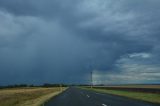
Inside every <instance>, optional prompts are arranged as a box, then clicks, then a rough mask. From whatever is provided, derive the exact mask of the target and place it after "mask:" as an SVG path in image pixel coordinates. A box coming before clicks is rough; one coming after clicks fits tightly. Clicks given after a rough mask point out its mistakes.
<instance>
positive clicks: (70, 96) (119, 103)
mask: <svg viewBox="0 0 160 106" xmlns="http://www.w3.org/2000/svg"><path fill="white" fill-rule="evenodd" d="M44 106H160V105H156V104H150V103H146V102H142V101H138V100H132V99H128V98H125V97H120V96H113V95H109V94H102V93H96V92H94V91H87V90H82V89H79V88H74V87H71V88H69V89H68V90H66V91H65V92H63V93H62V94H60V95H58V96H57V97H55V98H53V99H51V100H50V101H49V102H48V103H46V104H45V105H44Z"/></svg>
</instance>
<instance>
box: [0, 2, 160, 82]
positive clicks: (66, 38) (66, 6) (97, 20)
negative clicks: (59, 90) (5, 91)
mask: <svg viewBox="0 0 160 106" xmlns="http://www.w3.org/2000/svg"><path fill="white" fill-rule="evenodd" d="M159 19H160V0H67V1H66V0H0V84H1V85H5V84H14V83H34V84H41V83H46V82H48V83H59V82H63V83H89V82H90V77H89V74H90V72H91V71H93V70H94V71H93V78H94V83H95V84H124V83H160V30H159V29H160V20H159Z"/></svg>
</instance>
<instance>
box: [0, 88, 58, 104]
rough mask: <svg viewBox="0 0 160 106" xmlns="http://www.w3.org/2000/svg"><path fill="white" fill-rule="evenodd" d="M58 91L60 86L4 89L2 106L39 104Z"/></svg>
mask: <svg viewBox="0 0 160 106" xmlns="http://www.w3.org/2000/svg"><path fill="white" fill-rule="evenodd" d="M58 93H60V89H59V88H19V89H18V88H17V89H2V90H0V106H39V105H41V104H42V103H43V102H45V101H46V100H48V99H49V98H51V97H53V96H54V95H57V94H58Z"/></svg>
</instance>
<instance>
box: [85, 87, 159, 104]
mask: <svg viewBox="0 0 160 106" xmlns="http://www.w3.org/2000/svg"><path fill="white" fill-rule="evenodd" d="M84 89H87V90H92V91H96V92H100V93H107V94H113V95H118V96H124V97H128V98H132V99H137V100H142V101H146V102H151V103H156V104H160V94H153V93H144V92H131V91H122V90H106V89H105V90H104V89H97V88H84Z"/></svg>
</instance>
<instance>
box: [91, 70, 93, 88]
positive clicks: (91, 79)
mask: <svg viewBox="0 0 160 106" xmlns="http://www.w3.org/2000/svg"><path fill="white" fill-rule="evenodd" d="M92 74H93V72H92V71H91V88H93V75H92Z"/></svg>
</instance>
